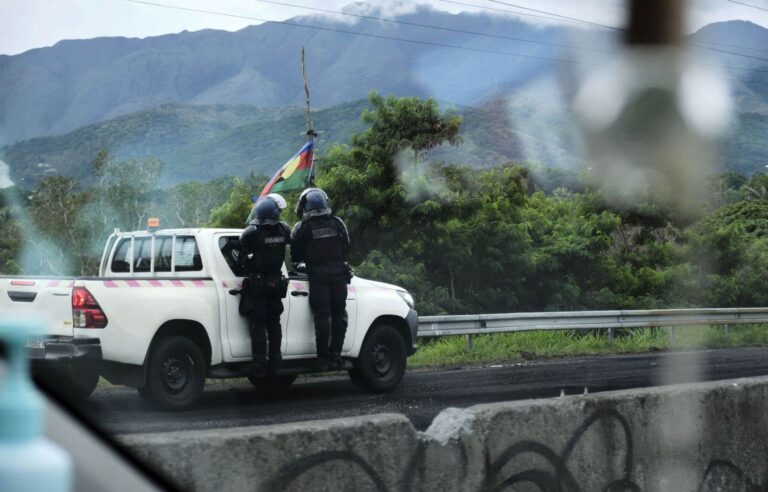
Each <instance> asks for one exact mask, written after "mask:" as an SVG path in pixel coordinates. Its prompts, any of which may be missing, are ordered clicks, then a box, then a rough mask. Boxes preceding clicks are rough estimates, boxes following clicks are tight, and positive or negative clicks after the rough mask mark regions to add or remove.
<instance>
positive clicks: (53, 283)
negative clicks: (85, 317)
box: [0, 277, 75, 337]
mask: <svg viewBox="0 0 768 492" xmlns="http://www.w3.org/2000/svg"><path fill="white" fill-rule="evenodd" d="M74 283H75V279H74V278H71V277H70V278H41V277H27V278H22V277H0V316H2V315H3V314H4V313H7V314H8V315H18V316H30V317H34V318H37V319H39V320H42V321H43V323H44V325H45V332H46V334H47V335H49V336H50V335H56V336H70V337H71V336H73V334H74V329H73V327H72V287H73V286H74Z"/></svg>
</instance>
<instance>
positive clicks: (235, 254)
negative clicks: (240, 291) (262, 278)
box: [219, 236, 245, 277]
mask: <svg viewBox="0 0 768 492" xmlns="http://www.w3.org/2000/svg"><path fill="white" fill-rule="evenodd" d="M219 250H220V251H221V254H222V255H224V261H226V262H227V265H229V269H230V270H232V273H234V274H235V276H236V277H244V276H245V272H244V271H243V268H242V267H241V266H240V265H238V263H237V260H238V258H240V238H238V237H237V236H227V237H220V238H219Z"/></svg>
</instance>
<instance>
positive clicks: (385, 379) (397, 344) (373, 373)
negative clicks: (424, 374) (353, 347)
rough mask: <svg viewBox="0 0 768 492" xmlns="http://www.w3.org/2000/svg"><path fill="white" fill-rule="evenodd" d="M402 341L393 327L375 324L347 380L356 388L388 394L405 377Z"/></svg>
mask: <svg viewBox="0 0 768 492" xmlns="http://www.w3.org/2000/svg"><path fill="white" fill-rule="evenodd" d="M406 358H407V356H406V350H405V340H403V337H402V336H401V335H400V332H398V331H397V329H395V328H394V327H392V326H389V325H377V326H374V327H373V328H372V329H371V331H370V332H369V333H368V336H367V337H366V339H365V342H363V348H362V349H360V355H359V356H358V358H357V360H355V362H354V365H355V367H354V369H352V370H350V371H349V377H350V379H351V380H352V383H354V385H355V386H357V387H358V388H359V389H361V390H363V391H366V392H369V393H387V392H389V391H392V390H394V389H395V388H397V385H399V384H400V381H401V380H402V379H403V375H404V374H405V361H406Z"/></svg>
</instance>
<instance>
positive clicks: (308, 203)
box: [296, 188, 331, 217]
mask: <svg viewBox="0 0 768 492" xmlns="http://www.w3.org/2000/svg"><path fill="white" fill-rule="evenodd" d="M296 215H298V216H299V217H319V216H323V215H331V207H330V206H328V195H326V194H325V192H324V191H323V190H321V189H320V188H307V189H306V190H304V192H303V193H302V194H301V196H300V197H299V201H298V202H297V203H296Z"/></svg>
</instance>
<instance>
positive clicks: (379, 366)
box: [373, 344, 392, 376]
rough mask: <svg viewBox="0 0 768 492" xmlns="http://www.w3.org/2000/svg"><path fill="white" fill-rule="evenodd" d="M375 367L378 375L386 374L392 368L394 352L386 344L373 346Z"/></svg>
mask: <svg viewBox="0 0 768 492" xmlns="http://www.w3.org/2000/svg"><path fill="white" fill-rule="evenodd" d="M373 368H374V369H375V370H376V375H377V376H386V375H387V374H388V373H389V372H390V371H391V370H392V352H391V351H390V350H389V347H387V346H386V345H382V344H379V345H376V346H375V347H373Z"/></svg>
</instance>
